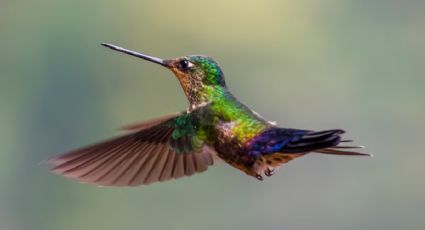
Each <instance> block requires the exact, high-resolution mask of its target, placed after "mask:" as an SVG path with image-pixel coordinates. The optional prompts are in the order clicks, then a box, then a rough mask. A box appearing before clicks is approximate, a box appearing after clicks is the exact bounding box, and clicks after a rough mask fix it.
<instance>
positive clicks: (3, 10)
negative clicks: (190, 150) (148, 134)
mask: <svg viewBox="0 0 425 230" xmlns="http://www.w3.org/2000/svg"><path fill="white" fill-rule="evenodd" d="M424 11H425V4H424V1H419V0H418V1H402V0H322V1H314V0H301V1H290V0H285V1H277V0H276V1H264V0H257V1H242V0H237V1H221V0H215V1H195V0H192V1H190V0H187V1H186V0H181V1H130V0H123V1H106V0H103V1H83V0H72V1H64V0H39V1H31V0H18V1H12V0H0V77H1V83H0V229H1V230H21V229H24V230H26V229H32V230H34V229H36V230H38V229H40V230H50V229H51V230H57V229H63V230H67V229H73V230H74V229H90V230H93V229H103V230H108V229H111V230H115V229H130V230H131V229H173V230H179V229H184V230H191V229H196V230H198V229H211V230H213V229H245V230H249V229H252V230H257V229H300V230H301V229H315V230H321V229H326V230H330V229H352V230H357V229H382V230H387V229H411V230H414V229H424V227H425V218H424V213H425V180H424V175H425V166H424V165H425V151H424V143H425V139H424V130H425V102H424V99H425V76H424V73H425V24H424V23H425V14H424ZM101 42H112V43H115V44H118V45H122V46H124V47H127V48H131V49H134V50H138V51H143V52H145V53H147V54H151V55H156V56H159V57H163V58H171V57H175V56H181V55H185V54H199V53H201V54H208V55H209V56H212V57H215V58H216V60H218V61H219V62H220V63H221V65H222V67H223V69H224V71H225V73H226V77H227V83H228V85H229V87H230V88H231V90H232V91H233V92H234V93H235V95H237V96H238V97H239V98H240V99H241V100H242V101H243V102H245V103H246V104H249V105H250V106H251V107H252V108H253V109H255V110H256V111H258V112H260V113H261V114H262V115H264V117H266V118H268V119H270V120H276V121H277V122H278V123H279V124H280V125H282V126H285V127H297V128H306V129H328V128H344V129H346V130H349V133H348V134H347V138H353V139H355V140H356V141H357V143H358V144H363V145H366V146H367V149H366V151H368V152H371V153H374V154H375V157H374V158H355V157H336V156H328V155H314V154H312V155H310V156H307V157H304V158H301V159H297V160H295V161H293V162H291V164H288V165H285V166H284V167H282V168H281V169H280V170H279V171H278V172H277V174H276V175H275V176H273V177H271V178H267V180H265V181H263V182H258V181H256V180H255V179H252V178H249V177H246V176H245V175H244V174H242V173H241V172H239V171H237V170H234V169H233V168H231V167H229V166H227V165H225V164H219V165H217V166H215V167H212V168H210V170H209V171H208V173H204V174H202V175H196V176H193V177H190V178H185V179H182V180H179V181H171V182H168V183H162V184H154V185H151V186H148V187H137V188H99V187H95V186H90V185H84V184H80V183H77V182H75V181H69V180H65V179H64V178H62V177H60V176H57V175H53V174H50V173H49V172H48V167H47V166H46V165H39V162H41V161H43V160H46V159H49V158H50V157H52V156H54V155H55V154H58V153H62V152H66V151H67V150H70V149H72V148H75V147H80V146H82V145H86V144H90V143H92V142H95V141H99V140H102V139H105V138H109V137H111V136H114V135H117V134H118V132H117V130H116V128H117V127H120V126H121V125H123V124H127V123H132V122H135V121H140V120H144V119H147V118H151V117H155V116H158V115H163V114H166V113H169V112H171V111H180V110H183V109H184V108H185V107H186V105H187V104H186V101H185V98H184V96H183V93H182V91H181V89H180V87H179V85H178V83H177V81H176V79H174V77H173V75H172V74H171V73H170V72H168V71H167V70H165V69H163V68H161V67H160V66H156V65H154V64H151V63H148V62H143V61H141V60H138V59H136V58H132V57H129V56H124V55H121V54H118V53H115V52H112V51H110V50H107V49H105V48H102V47H101V46H100V45H99V44H100V43H101Z"/></svg>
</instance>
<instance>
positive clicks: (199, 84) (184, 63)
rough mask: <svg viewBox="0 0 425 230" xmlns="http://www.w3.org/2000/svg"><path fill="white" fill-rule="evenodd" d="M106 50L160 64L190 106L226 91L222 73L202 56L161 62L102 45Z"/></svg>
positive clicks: (210, 60)
mask: <svg viewBox="0 0 425 230" xmlns="http://www.w3.org/2000/svg"><path fill="white" fill-rule="evenodd" d="M102 45H103V46H106V47H108V48H111V49H113V50H116V51H120V52H123V53H126V54H130V55H132V56H136V57H139V58H142V59H145V60H147V61H150V62H153V63H157V64H160V65H162V66H164V67H166V68H168V69H169V70H171V71H172V72H173V73H174V75H176V77H177V79H178V80H179V82H180V85H181V86H182V88H183V91H184V92H185V94H186V97H187V98H188V100H189V103H190V104H191V105H192V106H196V105H197V104H202V103H206V102H209V101H211V100H213V97H215V96H219V94H222V93H223V90H225V89H226V84H225V81H224V75H223V71H222V70H221V68H220V66H219V65H218V64H217V62H215V61H214V60H213V59H212V58H210V57H207V56H203V55H188V56H183V57H178V58H174V59H168V60H163V59H160V58H157V57H152V56H149V55H146V54H141V53H138V52H134V51H131V50H127V49H124V48H121V47H119V46H115V45H111V44H102Z"/></svg>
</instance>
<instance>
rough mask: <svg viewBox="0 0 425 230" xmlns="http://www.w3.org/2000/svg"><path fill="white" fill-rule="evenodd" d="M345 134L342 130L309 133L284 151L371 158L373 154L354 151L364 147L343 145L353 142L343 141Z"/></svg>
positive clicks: (297, 139)
mask: <svg viewBox="0 0 425 230" xmlns="http://www.w3.org/2000/svg"><path fill="white" fill-rule="evenodd" d="M343 133H345V132H344V130H341V129H333V130H325V131H319V132H314V131H308V132H306V133H305V134H303V135H301V136H300V137H299V138H296V139H293V140H292V141H291V142H290V143H288V144H287V145H285V146H284V147H283V149H282V151H283V152H286V153H301V152H317V153H322V154H332V155H345V156H371V154H367V153H360V152H357V151H353V149H359V148H363V146H357V145H351V146H345V145H341V143H346V142H351V140H342V138H341V135H342V134H343Z"/></svg>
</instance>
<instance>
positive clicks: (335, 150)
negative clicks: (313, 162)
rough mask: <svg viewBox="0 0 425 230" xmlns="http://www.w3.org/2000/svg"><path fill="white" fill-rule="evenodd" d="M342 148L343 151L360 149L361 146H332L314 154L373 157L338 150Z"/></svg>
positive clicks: (366, 154)
mask: <svg viewBox="0 0 425 230" xmlns="http://www.w3.org/2000/svg"><path fill="white" fill-rule="evenodd" d="M343 148H344V149H351V148H362V146H334V147H332V148H325V149H319V150H315V152H317V153H322V154H330V155H342V156H369V157H372V156H373V155H372V154H368V153H359V152H355V151H347V150H340V149H343Z"/></svg>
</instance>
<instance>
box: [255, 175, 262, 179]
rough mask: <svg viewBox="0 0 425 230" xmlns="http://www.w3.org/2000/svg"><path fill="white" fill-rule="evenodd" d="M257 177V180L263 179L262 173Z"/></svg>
mask: <svg viewBox="0 0 425 230" xmlns="http://www.w3.org/2000/svg"><path fill="white" fill-rule="evenodd" d="M255 178H257V180H263V176H261V175H260V174H256V175H255Z"/></svg>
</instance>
